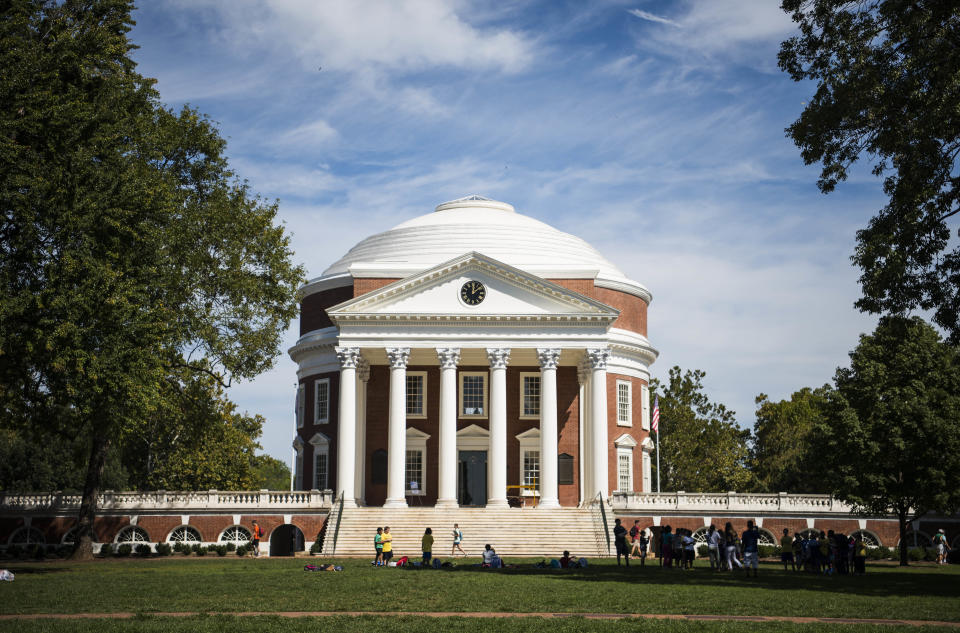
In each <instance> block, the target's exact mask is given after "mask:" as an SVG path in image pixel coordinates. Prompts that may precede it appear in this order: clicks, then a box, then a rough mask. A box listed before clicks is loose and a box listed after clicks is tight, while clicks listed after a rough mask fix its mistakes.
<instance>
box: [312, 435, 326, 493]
mask: <svg viewBox="0 0 960 633" xmlns="http://www.w3.org/2000/svg"><path fill="white" fill-rule="evenodd" d="M310 445H311V446H313V487H312V489H313V490H328V489H329V488H330V438H329V437H327V436H326V435H324V434H323V433H314V435H313V437H311V438H310ZM321 455H322V456H324V457H326V467H325V470H326V473H325V474H326V478H327V481H326V484H327V485H326V486H324V487H323V488H320V487H319V485H320V482H318V481H317V458H319V457H320V456H321Z"/></svg>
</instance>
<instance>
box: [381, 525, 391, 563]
mask: <svg viewBox="0 0 960 633" xmlns="http://www.w3.org/2000/svg"><path fill="white" fill-rule="evenodd" d="M380 542H381V543H382V544H383V564H384V565H386V564H387V563H389V562H390V559H391V558H393V535H392V534H390V528H389V527H384V528H383V536H382V537H380Z"/></svg>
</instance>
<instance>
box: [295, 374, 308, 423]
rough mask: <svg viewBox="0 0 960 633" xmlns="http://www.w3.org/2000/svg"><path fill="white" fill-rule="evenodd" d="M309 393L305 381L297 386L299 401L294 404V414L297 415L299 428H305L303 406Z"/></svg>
mask: <svg viewBox="0 0 960 633" xmlns="http://www.w3.org/2000/svg"><path fill="white" fill-rule="evenodd" d="M306 395H307V386H306V385H305V384H303V383H300V385H299V386H298V387H297V401H296V404H295V405H294V415H296V416H297V428H298V429H302V428H303V407H304V401H305V399H306Z"/></svg>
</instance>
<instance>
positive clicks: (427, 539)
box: [421, 528, 433, 567]
mask: <svg viewBox="0 0 960 633" xmlns="http://www.w3.org/2000/svg"><path fill="white" fill-rule="evenodd" d="M421 548H422V549H423V566H424V567H427V566H428V565H430V559H431V558H432V557H433V531H432V530H431V529H430V528H427V530H426V532H424V533H423V540H422V541H421Z"/></svg>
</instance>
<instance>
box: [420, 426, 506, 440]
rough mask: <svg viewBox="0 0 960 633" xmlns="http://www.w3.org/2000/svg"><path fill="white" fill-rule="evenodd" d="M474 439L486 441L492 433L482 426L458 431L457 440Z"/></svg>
mask: <svg viewBox="0 0 960 633" xmlns="http://www.w3.org/2000/svg"><path fill="white" fill-rule="evenodd" d="M407 432H408V433H409V432H410V431H409V430H408V431H407ZM473 437H482V438H484V439H490V431H488V430H487V429H485V428H483V427H482V426H477V425H476V424H471V425H470V426H465V427H463V428H462V429H460V430H459V431H457V439H460V438H473Z"/></svg>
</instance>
